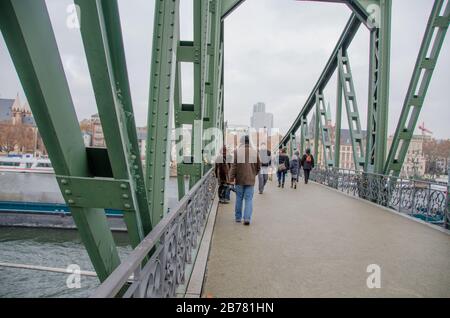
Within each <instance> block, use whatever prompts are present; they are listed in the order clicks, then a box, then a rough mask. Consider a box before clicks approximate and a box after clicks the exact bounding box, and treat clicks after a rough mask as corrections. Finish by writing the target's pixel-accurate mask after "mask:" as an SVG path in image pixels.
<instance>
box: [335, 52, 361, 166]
mask: <svg viewBox="0 0 450 318" xmlns="http://www.w3.org/2000/svg"><path fill="white" fill-rule="evenodd" d="M338 63H339V69H338V74H339V83H341V87H342V91H340V92H338V96H342V93H344V100H345V107H346V110H347V119H348V127H349V130H350V139H351V143H352V148H353V151H352V152H353V162H354V164H355V170H359V169H360V168H364V163H365V157H364V146H363V134H362V131H361V121H360V119H359V110H358V103H357V99H356V91H355V87H354V84H353V75H352V70H351V67H350V60H349V57H348V54H347V51H341V52H340V53H339V55H338ZM339 130H340V128H339ZM339 137H340V136H339ZM336 138H337V137H336Z"/></svg>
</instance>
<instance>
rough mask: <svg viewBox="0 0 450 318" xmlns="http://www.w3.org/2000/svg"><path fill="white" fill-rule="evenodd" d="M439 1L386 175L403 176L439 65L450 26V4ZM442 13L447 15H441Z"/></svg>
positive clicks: (418, 59)
mask: <svg viewBox="0 0 450 318" xmlns="http://www.w3.org/2000/svg"><path fill="white" fill-rule="evenodd" d="M443 6H444V0H435V2H434V6H433V9H432V11H431V14H430V17H429V19H428V24H427V28H426V30H425V34H424V37H423V40H422V45H421V47H420V51H419V55H418V57H417V61H416V65H415V67H414V72H413V75H412V78H411V81H410V84H409V88H408V92H407V94H406V98H405V101H404V104H403V109H402V112H401V114H400V119H399V122H398V125H397V129H396V130H395V134H394V138H393V141H392V145H391V149H390V151H389V155H388V159H387V162H386V166H385V168H384V173H385V174H387V175H389V174H393V175H394V176H399V174H400V171H401V168H402V165H403V162H404V161H405V157H406V154H407V152H408V148H409V145H410V142H411V139H412V137H413V134H414V130H415V128H416V125H417V121H418V120H419V115H420V112H421V110H422V107H423V103H424V101H425V97H426V94H427V91H428V87H429V85H430V82H431V79H432V76H433V72H434V70H435V67H436V63H437V60H438V57H439V53H440V51H441V48H442V45H443V43H444V39H445V35H446V33H447V30H448V26H449V16H450V2H448V1H447V5H446V7H445V8H444V7H443ZM440 12H443V14H442V15H441V14H440Z"/></svg>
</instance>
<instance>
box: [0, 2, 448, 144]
mask: <svg viewBox="0 0 450 318" xmlns="http://www.w3.org/2000/svg"><path fill="white" fill-rule="evenodd" d="M46 2H47V5H48V9H49V13H50V17H51V20H52V25H53V28H54V31H55V35H56V38H57V42H58V46H59V49H60V54H61V58H62V61H63V65H64V68H65V70H66V75H67V79H68V82H69V86H70V89H71V92H72V98H73V100H74V104H75V107H76V111H77V115H78V118H79V120H82V119H83V118H89V117H90V116H91V115H92V114H95V113H96V112H97V110H96V107H95V98H94V95H93V91H92V87H91V82H90V77H89V73H88V69H87V63H86V59H85V55H84V52H83V45H82V41H81V36H80V34H79V30H77V29H70V28H68V27H67V25H66V20H67V18H68V13H67V7H68V5H70V4H73V1H71V0H47V1H46ZM118 3H119V9H120V15H121V20H122V26H123V33H124V42H125V51H126V57H127V64H128V72H129V77H130V84H131V93H132V99H133V106H134V110H135V113H136V120H137V125H138V126H145V125H146V120H147V106H148V91H149V79H150V62H151V58H150V55H151V46H152V28H153V10H154V0H153V1H151V0H150V1H149V0H133V1H132V2H130V1H125V0H119V1H118ZM432 5H433V2H432V1H423V0H396V1H393V8H392V14H393V16H392V57H391V80H390V107H389V135H392V134H393V133H394V131H395V128H396V124H397V121H398V116H399V114H400V111H401V107H402V106H403V100H404V98H405V95H406V90H407V88H408V85H409V81H410V78H411V74H412V71H413V67H414V64H415V61H416V58H417V53H418V50H419V48H420V43H421V41H422V37H423V33H424V30H425V27H426V22H427V19H428V15H429V13H430V11H431V7H432ZM191 6H192V0H181V13H182V16H181V23H182V32H181V36H182V39H183V40H189V39H192V30H193V27H192V25H191V22H190V21H189V17H192V8H191ZM349 16H350V10H349V9H348V8H347V7H346V6H345V5H343V4H338V3H318V2H317V3H315V2H308V1H306V2H303V1H301V2H298V1H290V0H247V1H245V2H244V3H243V4H242V5H241V6H240V7H239V8H238V9H237V10H236V11H235V12H233V14H231V15H230V16H229V17H228V18H227V20H226V22H225V120H227V121H228V123H229V124H245V123H246V122H248V119H249V118H250V117H251V115H252V110H253V105H254V104H255V103H257V102H258V101H263V102H265V104H266V111H267V112H269V113H273V114H274V127H276V128H280V129H281V130H282V131H284V132H285V131H286V130H287V129H288V128H289V127H290V126H291V123H292V121H293V120H294V118H295V117H296V116H297V114H298V112H299V110H300V109H301V108H302V107H303V105H304V103H305V101H306V99H307V97H308V96H309V94H310V93H311V90H312V88H313V86H314V84H315V83H316V81H317V79H318V77H319V75H320V73H321V72H322V70H323V67H324V65H325V63H326V61H327V60H328V58H329V56H330V54H331V51H332V50H333V48H334V46H335V44H336V42H337V39H338V38H339V35H340V34H341V32H342V30H343V28H344V26H345V23H346V21H347V20H348V17H349ZM349 56H350V62H351V66H352V71H353V73H354V80H355V86H356V93H357V100H358V106H359V111H360V113H361V122H362V125H363V127H362V128H363V129H365V128H366V127H365V126H366V112H367V96H368V56H369V37H368V31H367V29H366V28H365V27H361V29H360V30H359V32H358V33H357V35H356V37H355V40H354V41H353V43H352V45H351V47H350V48H349ZM0 69H1V70H2V72H1V74H0V97H1V98H15V96H16V94H17V93H19V96H20V98H21V99H22V101H25V100H26V98H25V95H24V93H23V90H22V88H21V85H20V82H19V80H18V77H17V74H16V71H15V70H14V67H13V64H12V61H11V58H10V56H9V53H8V51H7V49H6V46H5V43H4V40H3V37H2V36H0ZM182 70H183V79H184V83H183V101H184V102H189V101H191V100H192V96H193V94H192V82H188V81H187V80H188V79H192V78H193V74H192V67H186V66H183V69H182ZM449 83H450V35H447V38H446V39H445V42H444V45H443V48H442V52H441V55H440V57H439V61H438V64H437V67H436V71H435V74H434V76H433V79H432V82H431V85H430V88H429V92H428V95H427V98H426V100H425V105H424V108H423V110H422V113H421V116H420V118H419V123H422V122H425V125H426V126H427V128H429V129H430V130H432V131H433V133H434V136H435V137H436V138H450V129H449V128H448V119H449V118H450V102H449V101H450V96H449V92H448V85H449ZM324 93H325V98H326V101H327V102H330V103H331V113H332V116H333V122H334V121H335V118H334V117H335V105H336V80H335V77H333V79H332V80H331V81H330V83H329V84H328V86H327V89H326V90H325V92H324ZM243 118H248V119H245V120H244V119H243ZM347 127H348V125H347V120H346V117H345V111H344V114H343V128H347ZM416 133H417V134H419V133H420V131H419V130H418V129H417V130H416Z"/></svg>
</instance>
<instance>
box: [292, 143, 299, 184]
mask: <svg viewBox="0 0 450 318" xmlns="http://www.w3.org/2000/svg"><path fill="white" fill-rule="evenodd" d="M290 171H291V188H294V189H297V182H298V176H299V173H300V152H298V151H296V152H295V153H294V155H293V156H292V160H291V166H290Z"/></svg>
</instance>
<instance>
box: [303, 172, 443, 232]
mask: <svg viewBox="0 0 450 318" xmlns="http://www.w3.org/2000/svg"><path fill="white" fill-rule="evenodd" d="M311 180H313V181H315V182H317V183H320V184H323V185H326V186H329V187H331V188H334V189H337V190H339V191H341V192H344V193H346V194H348V195H351V196H355V197H359V198H362V199H365V200H368V201H371V202H373V203H376V204H379V205H381V206H384V207H387V208H390V209H393V210H396V211H398V212H400V213H405V214H407V215H409V216H412V217H415V218H419V219H421V220H423V221H425V222H429V223H432V224H436V225H439V226H442V227H444V228H446V229H448V228H449V220H450V213H449V195H448V187H447V185H446V184H443V183H438V182H429V181H422V180H413V179H404V178H399V177H393V176H386V175H380V174H374V173H367V172H364V171H356V170H348V169H338V168H327V169H325V168H319V169H314V170H313V171H312V172H311Z"/></svg>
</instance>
